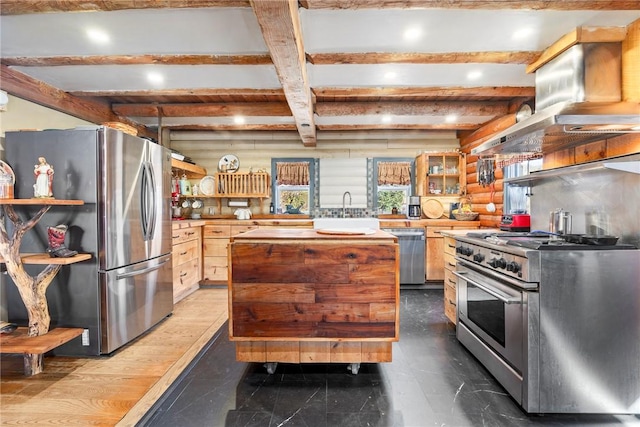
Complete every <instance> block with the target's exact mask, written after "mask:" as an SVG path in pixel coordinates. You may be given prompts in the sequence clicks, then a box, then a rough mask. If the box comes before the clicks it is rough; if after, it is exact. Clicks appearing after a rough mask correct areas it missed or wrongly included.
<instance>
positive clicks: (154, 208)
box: [147, 162, 158, 240]
mask: <svg viewBox="0 0 640 427" xmlns="http://www.w3.org/2000/svg"><path fill="white" fill-rule="evenodd" d="M147 171H148V173H149V186H148V187H147V188H148V190H150V194H149V196H150V197H149V207H150V212H149V223H148V225H147V230H148V237H149V240H153V238H154V236H155V234H156V216H157V213H158V203H157V202H158V200H157V198H158V195H157V194H156V174H155V170H154V168H153V163H151V162H148V163H147Z"/></svg>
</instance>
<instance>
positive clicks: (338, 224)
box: [313, 218, 380, 231]
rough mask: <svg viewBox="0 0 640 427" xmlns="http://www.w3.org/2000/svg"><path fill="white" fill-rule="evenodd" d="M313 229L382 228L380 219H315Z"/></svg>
mask: <svg viewBox="0 0 640 427" xmlns="http://www.w3.org/2000/svg"><path fill="white" fill-rule="evenodd" d="M313 228H314V229H316V230H318V229H324V230H347V231H348V230H354V229H357V230H364V229H373V230H378V229H379V228H380V220H379V219H378V218H315V219H314V220H313Z"/></svg>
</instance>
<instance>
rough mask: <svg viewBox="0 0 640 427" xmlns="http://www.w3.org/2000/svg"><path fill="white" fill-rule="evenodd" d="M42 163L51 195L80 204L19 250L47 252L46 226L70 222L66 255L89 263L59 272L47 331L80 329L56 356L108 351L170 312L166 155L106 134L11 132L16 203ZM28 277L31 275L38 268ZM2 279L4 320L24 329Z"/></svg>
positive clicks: (14, 296) (9, 156)
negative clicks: (49, 174) (84, 256)
mask: <svg viewBox="0 0 640 427" xmlns="http://www.w3.org/2000/svg"><path fill="white" fill-rule="evenodd" d="M38 157H45V158H46V160H47V162H48V163H49V164H51V165H52V166H53V168H54V178H53V197H55V198H56V199H80V200H84V205H82V206H53V207H52V208H51V209H50V210H49V212H48V213H47V214H45V215H44V217H43V218H42V219H41V220H40V222H39V223H38V225H37V226H36V227H34V229H32V230H30V231H29V232H28V233H26V235H25V236H24V239H23V244H22V248H21V251H22V252H43V251H45V250H46V248H47V246H48V244H47V227H48V226H55V225H59V224H66V225H67V226H68V227H69V229H68V232H67V238H66V241H65V243H66V245H67V247H68V248H69V249H72V250H76V251H78V252H83V253H90V254H92V255H93V257H92V259H91V260H90V261H85V262H80V263H76V264H71V265H68V266H63V267H62V269H61V270H60V272H59V273H58V275H57V276H56V278H55V279H54V281H53V283H51V285H50V286H49V288H48V290H47V301H48V304H49V311H50V313H51V326H52V327H55V326H60V327H63V326H64V327H81V328H84V329H85V334H84V335H83V336H82V338H81V339H76V340H73V341H72V342H70V343H68V344H65V345H64V346H61V347H59V348H58V349H57V350H56V354H64V355H101V354H109V353H112V352H113V351H114V350H116V349H118V348H119V347H121V346H123V345H125V344H126V343H128V342H130V341H131V340H133V339H134V338H136V337H138V336H140V335H141V334H143V333H144V332H145V331H147V330H148V329H149V328H151V327H153V326H154V325H156V324H157V323H158V322H160V321H161V320H162V319H163V318H165V317H166V316H168V315H170V314H171V312H172V310H173V283H172V279H173V278H172V270H171V211H170V209H171V205H170V204H171V194H170V184H171V156H170V151H169V150H168V149H166V148H163V147H161V146H160V145H158V144H156V143H154V142H152V141H149V140H146V139H143V138H138V137H135V136H132V135H129V134H126V133H123V132H120V131H118V130H115V129H111V128H106V127H83V128H77V129H71V130H45V131H22V132H7V133H6V135H5V158H6V161H7V162H8V163H9V165H11V167H12V168H13V170H14V172H15V174H16V186H15V197H17V198H31V197H33V185H34V183H35V179H34V175H33V170H34V165H35V164H36V163H37V161H38ZM28 211H30V212H31V213H34V212H36V211H37V208H33V207H24V208H22V214H23V215H25V216H24V217H23V219H27V215H29V212H28ZM18 212H20V211H18ZM7 226H8V227H10V226H11V224H10V223H9V224H7ZM27 269H28V271H29V272H30V273H31V274H37V272H39V271H40V270H42V266H40V267H38V266H27ZM7 278H8V280H7V281H6V282H7V284H6V286H7V289H6V292H7V298H8V316H9V320H10V321H12V322H16V323H20V324H26V323H27V319H28V316H27V313H26V310H25V308H24V304H23V303H22V300H21V299H20V296H19V294H18V291H17V288H16V287H15V285H14V284H13V283H12V281H11V279H10V278H9V277H8V276H7Z"/></svg>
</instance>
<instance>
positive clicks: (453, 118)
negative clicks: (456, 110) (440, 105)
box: [444, 114, 458, 123]
mask: <svg viewBox="0 0 640 427" xmlns="http://www.w3.org/2000/svg"><path fill="white" fill-rule="evenodd" d="M444 121H445V122H447V123H455V122H456V121H458V116H457V115H456V114H449V115H447V116H445V118H444Z"/></svg>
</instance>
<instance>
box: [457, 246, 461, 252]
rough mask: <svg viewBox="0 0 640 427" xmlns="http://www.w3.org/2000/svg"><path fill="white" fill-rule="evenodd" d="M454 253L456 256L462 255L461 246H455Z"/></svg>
mask: <svg viewBox="0 0 640 427" xmlns="http://www.w3.org/2000/svg"><path fill="white" fill-rule="evenodd" d="M456 253H457V254H461V253H462V246H456Z"/></svg>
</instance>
